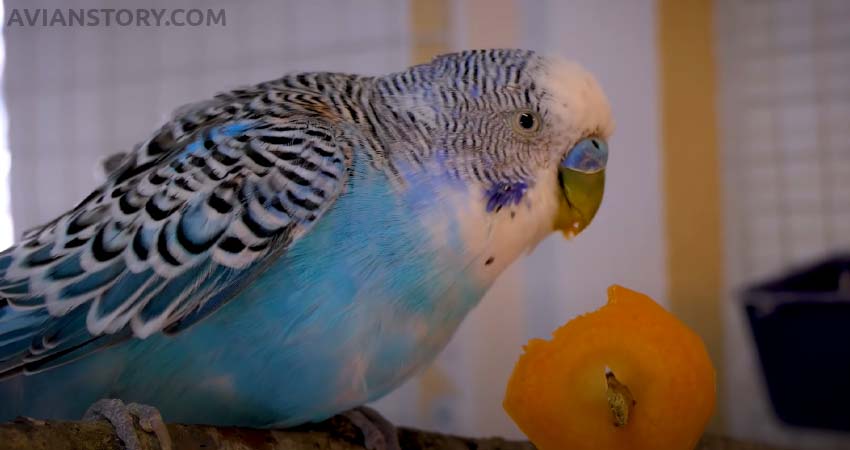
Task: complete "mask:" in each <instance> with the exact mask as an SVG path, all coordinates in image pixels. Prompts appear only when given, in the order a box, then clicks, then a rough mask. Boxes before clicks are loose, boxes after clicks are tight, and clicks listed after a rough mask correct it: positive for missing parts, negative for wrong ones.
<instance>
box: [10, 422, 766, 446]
mask: <svg viewBox="0 0 850 450" xmlns="http://www.w3.org/2000/svg"><path fill="white" fill-rule="evenodd" d="M137 431H138V435H139V438H140V439H139V440H140V441H141V444H142V448H143V449H144V450H157V449H159V443H158V442H157V440H156V438H155V436H154V435H153V434H149V433H145V432H143V431H140V429H139V428H138V426H137ZM168 431H169V433H170V434H171V440H172V445H173V448H174V450H213V449H222V450H308V449H309V450H363V447H362V436H361V435H360V432H359V431H358V430H357V428H355V427H354V425H352V424H351V422H349V421H348V419H346V418H344V417H341V416H337V417H334V418H332V419H329V420H327V421H325V422H321V423H318V424H310V425H305V426H301V427H297V428H293V429H288V430H253V429H247V428H231V427H212V426H205V425H180V424H169V425H168ZM399 440H400V441H401V447H402V448H403V449H405V450H425V449H428V450H431V449H445V450H469V449H476V450H534V446H533V445H532V444H531V443H529V442H527V441H508V440H505V439H500V438H484V439H481V438H465V437H458V436H450V435H445V434H439V433H432V432H428V431H420V430H414V429H410V428H401V429H399ZM122 448H123V446H122V444H121V441H120V440H119V439H118V437H117V436H116V435H115V433H114V431H113V429H112V426H111V425H109V424H108V423H107V422H102V421H100V422H59V421H40V420H34V419H27V418H21V419H18V420H15V421H14V422H10V423H6V424H0V450H115V449H122ZM697 450H778V449H774V448H771V447H766V446H760V445H755V444H747V443H743V442H739V441H735V440H732V439H727V438H721V437H717V436H711V435H707V436H705V437H704V438H703V439H702V441H701V442H700V445H699V446H698V447H697Z"/></svg>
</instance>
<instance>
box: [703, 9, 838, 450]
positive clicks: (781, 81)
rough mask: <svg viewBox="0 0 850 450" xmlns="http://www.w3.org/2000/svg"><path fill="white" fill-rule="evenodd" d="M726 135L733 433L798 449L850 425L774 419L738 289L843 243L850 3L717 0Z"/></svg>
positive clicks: (822, 443) (816, 445)
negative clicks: (808, 425) (811, 426)
mask: <svg viewBox="0 0 850 450" xmlns="http://www.w3.org/2000/svg"><path fill="white" fill-rule="evenodd" d="M716 17H717V24H716V25H717V28H716V30H717V34H718V46H717V54H718V57H719V63H720V64H719V66H720V81H721V90H720V92H721V105H720V111H721V117H720V119H721V120H720V123H721V125H722V126H723V130H724V135H723V136H722V138H723V145H724V173H725V175H726V176H725V183H724V186H725V191H726V202H725V205H726V206H725V217H726V241H727V246H726V250H727V251H726V267H727V268H728V272H727V280H728V288H729V289H728V292H729V298H728V302H727V304H726V319H727V322H726V323H727V324H728V326H727V330H728V331H727V336H726V338H727V339H726V343H727V345H726V353H727V361H726V363H727V364H726V366H727V368H728V374H727V383H726V384H727V386H728V389H727V392H725V393H724V395H726V396H727V398H728V401H727V405H729V409H728V411H726V414H727V419H728V423H727V425H728V426H729V427H730V430H731V432H732V433H733V434H735V435H737V436H741V437H747V438H751V439H755V440H761V441H767V442H775V443H777V444H781V445H784V446H786V447H788V448H795V449H808V448H810V449H847V448H850V436H848V435H838V434H829V433H818V432H814V431H809V430H803V429H794V428H788V427H784V426H782V425H781V424H780V423H779V422H778V421H777V420H776V419H775V417H774V415H773V412H772V409H771V406H770V404H769V402H768V400H767V395H766V392H765V390H764V386H763V382H762V378H761V376H762V374H761V369H760V367H759V365H758V361H757V358H756V355H755V353H754V349H753V348H752V339H751V336H750V334H749V328H748V325H747V323H746V321H745V317H743V308H742V306H741V304H740V299H739V298H738V297H737V293H738V292H739V289H740V288H742V287H744V286H746V285H748V284H751V283H753V282H756V281H759V280H761V279H763V278H764V277H772V276H776V275H778V274H780V273H781V272H782V271H784V270H786V269H788V268H789V267H792V266H795V265H799V264H805V263H808V262H810V261H813V260H816V259H818V258H822V257H824V256H825V255H828V254H832V253H836V252H848V251H850V75H848V74H850V2H847V1H845V0H812V1H797V0H777V1H765V0H758V1H755V0H754V1H736V0H721V1H718V2H717V10H716Z"/></svg>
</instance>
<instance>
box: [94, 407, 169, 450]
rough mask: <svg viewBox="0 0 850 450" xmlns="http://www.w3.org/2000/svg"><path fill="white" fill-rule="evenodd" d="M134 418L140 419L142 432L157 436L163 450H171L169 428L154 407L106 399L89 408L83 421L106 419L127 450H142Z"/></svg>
mask: <svg viewBox="0 0 850 450" xmlns="http://www.w3.org/2000/svg"><path fill="white" fill-rule="evenodd" d="M133 417H135V418H136V419H138V421H139V426H140V427H141V428H142V430H144V431H146V432H148V433H154V434H155V435H156V437H157V439H158V440H159V448H160V449H161V450H171V436H170V435H169V434H168V428H166V426H165V422H163V420H162V415H161V414H160V413H159V411H158V410H157V409H156V408H154V407H153V406H148V405H140V404H138V403H130V404H126V405H125V404H124V402H122V401H121V400H118V399H114V398H105V399H101V400H98V401H96V402H94V404H92V405H91V406H89V409H88V410H87V411H86V414H85V415H84V416H83V420H88V421H95V420H101V419H105V420H106V421H108V422H109V423H110V424H112V427H113V428H115V434H117V435H118V438H119V439H121V442H123V443H124V448H125V449H126V450H142V445H141V442H140V441H139V436H138V435H136V427H135V425H134V423H133Z"/></svg>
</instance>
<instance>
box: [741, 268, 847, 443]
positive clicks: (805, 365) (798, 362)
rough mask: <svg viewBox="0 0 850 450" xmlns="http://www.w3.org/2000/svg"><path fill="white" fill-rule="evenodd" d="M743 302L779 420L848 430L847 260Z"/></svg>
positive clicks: (761, 288) (756, 291)
mask: <svg viewBox="0 0 850 450" xmlns="http://www.w3.org/2000/svg"><path fill="white" fill-rule="evenodd" d="M743 296H744V303H745V305H746V310H747V315H748V316H749V319H750V326H751V327H752V331H753V337H754V338H755V342H756V347H757V348H758V353H759V357H760V359H761V364H762V369H763V370H764V375H765V378H766V380H767V389H768V392H769V394H770V400H771V402H772V403H773V408H774V410H775V411H776V414H777V415H778V416H779V418H780V419H781V420H783V421H784V422H786V423H788V424H790V425H799V426H806V427H817V428H829V429H834V430H845V431H850V255H845V256H841V257H835V258H832V259H829V260H827V261H825V262H822V263H820V264H817V265H814V266H811V267H808V268H805V269H802V270H799V271H794V272H792V273H789V274H787V275H785V276H783V277H781V278H779V279H777V280H774V281H770V282H767V283H764V284H760V285H757V286H754V287H752V288H750V289H748V290H746V291H745V292H744V295H743Z"/></svg>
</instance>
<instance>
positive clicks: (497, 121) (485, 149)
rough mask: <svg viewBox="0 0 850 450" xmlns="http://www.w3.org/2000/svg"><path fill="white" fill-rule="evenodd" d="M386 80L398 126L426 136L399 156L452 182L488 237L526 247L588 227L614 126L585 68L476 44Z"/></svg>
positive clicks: (600, 190)
mask: <svg viewBox="0 0 850 450" xmlns="http://www.w3.org/2000/svg"><path fill="white" fill-rule="evenodd" d="M394 77H395V78H393V76H391V77H390V78H386V79H385V82H384V84H383V85H382V89H384V90H385V91H387V92H388V93H390V94H392V95H391V96H392V97H393V98H397V99H400V100H399V102H398V103H397V105H398V107H399V111H402V112H403V113H402V114H400V116H401V119H402V120H408V119H407V117H408V116H409V117H410V119H409V123H408V124H406V125H408V126H406V127H405V128H406V129H414V130H417V131H419V132H420V133H418V134H412V135H413V136H426V137H427V140H428V142H427V143H426V144H425V145H422V146H420V147H419V148H420V149H422V150H418V151H417V150H415V149H414V150H413V151H408V152H402V153H404V154H409V155H411V156H412V157H413V158H414V159H415V163H413V162H411V163H412V164H416V163H421V162H422V161H430V162H432V165H437V166H438V167H437V170H438V171H439V172H441V173H443V174H446V176H447V177H449V178H451V179H457V180H461V181H462V184H463V185H464V186H465V187H466V188H468V190H469V191H470V192H473V193H474V195H473V197H475V199H476V200H475V202H474V205H472V206H473V207H472V209H475V210H476V211H472V212H473V213H475V214H473V215H475V216H477V217H479V218H481V220H477V219H476V221H477V223H478V224H479V225H480V223H481V221H482V220H483V221H484V222H485V223H486V226H487V227H488V229H489V230H490V234H494V233H493V230H496V229H497V228H498V229H500V230H502V232H501V233H496V234H500V235H502V236H510V237H506V238H509V239H513V236H516V235H522V236H527V237H525V238H523V239H524V240H523V241H522V242H519V241H517V242H516V243H515V244H516V245H515V246H516V247H524V248H527V247H533V246H534V245H536V243H537V242H539V240H540V239H542V238H543V237H545V236H546V235H548V234H550V233H551V232H553V231H556V230H559V231H561V232H563V233H564V235H566V236H567V237H572V236H575V235H577V234H578V233H580V232H581V231H582V230H584V229H585V228H586V227H587V226H588V225H589V224H590V222H591V220H592V219H593V217H594V216H595V215H596V212H597V210H598V209H599V206H600V204H601V202H602V194H603V191H604V187H605V168H606V164H607V161H608V144H607V142H608V138H609V137H610V136H611V133H612V132H613V128H614V124H613V120H612V118H611V112H610V108H609V105H608V100H607V99H606V97H605V94H604V93H603V92H602V89H601V88H600V87H599V84H598V83H597V82H596V80H595V79H594V78H593V76H591V75H590V73H588V72H587V71H586V70H584V69H583V68H582V67H580V66H579V65H578V64H575V63H572V62H568V61H565V60H563V59H560V58H549V57H544V56H541V55H538V54H536V53H535V52H532V51H527V50H477V51H467V52H462V53H455V54H449V55H444V56H440V57H437V58H436V59H434V60H433V61H432V62H430V63H428V64H423V65H420V66H416V67H413V68H412V69H411V70H409V71H407V72H403V73H401V74H395V75H394ZM409 86H414V88H412V89H411V88H410V87H409ZM396 116H399V114H396ZM411 140H414V141H415V137H414V138H411V137H410V136H405V137H404V138H403V139H396V141H397V142H409V141H411ZM478 228H479V231H478V232H479V233H480V226H479V227H478ZM496 231H498V230H496ZM512 253H515V252H512Z"/></svg>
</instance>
